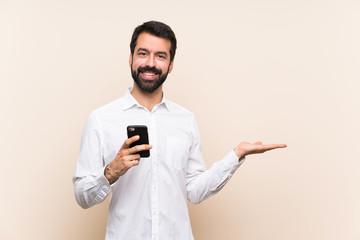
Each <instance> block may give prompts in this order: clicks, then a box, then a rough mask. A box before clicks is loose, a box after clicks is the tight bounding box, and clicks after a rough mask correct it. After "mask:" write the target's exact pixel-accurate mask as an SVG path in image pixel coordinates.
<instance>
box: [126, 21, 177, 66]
mask: <svg viewBox="0 0 360 240" xmlns="http://www.w3.org/2000/svg"><path fill="white" fill-rule="evenodd" d="M143 32H146V33H150V34H151V35H154V36H157V37H160V38H165V39H168V40H170V42H171V47H170V62H171V61H172V60H173V59H174V57H175V53H176V37H175V33H174V32H173V31H172V30H171V28H170V27H169V26H168V25H166V24H165V23H162V22H157V21H149V22H145V23H143V24H142V25H140V26H137V27H136V28H135V30H134V33H133V35H132V37H131V42H130V51H131V54H134V51H135V46H136V43H137V39H138V37H139V35H140V34H141V33H143Z"/></svg>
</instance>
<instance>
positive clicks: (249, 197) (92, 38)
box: [0, 0, 360, 240]
mask: <svg viewBox="0 0 360 240" xmlns="http://www.w3.org/2000/svg"><path fill="white" fill-rule="evenodd" d="M359 11H360V2H359V1H357V0H354V1H348V0H332V1H321V0H305V1H303V0H294V1H290V0H289V1H285V0H278V1H275V0H270V1H266V0H246V1H235V0H234V1H229V0H224V1H177V2H175V3H172V2H171V1H134V2H131V1H115V0H110V1H94V0H90V1H85V0H62V1H60V0H59V1H46V0H32V1H30V0H29V1H26V0H18V1H16V0H13V1H7V0H0V79H1V82H0V97H1V101H0V107H1V108H0V109H1V120H0V121H1V124H0V128H1V129H0V130H1V134H0V147H1V169H2V171H1V175H0V182H1V205H0V206H1V214H0V225H1V227H0V239H3V240H10V239H11V240H17V239H40V240H42V239H46V240H47V239H52V240H56V239H59V240H60V239H61V240H63V239H70V240H71V239H74V240H75V239H76V240H78V239H89V240H90V239H94V240H95V239H103V238H104V235H105V226H106V217H107V209H108V200H107V201H105V202H104V203H102V204H101V205H98V206H95V207H93V208H91V209H88V210H83V209H81V208H80V207H79V206H78V205H77V204H76V202H75V198H74V195H73V186H72V181H71V178H72V173H73V170H74V167H75V163H76V160H77V155H78V152H79V146H80V136H81V132H82V129H83V127H84V123H85V120H86V118H87V116H88V114H89V113H90V112H91V111H92V110H93V109H94V108H97V107H99V106H102V105H104V104H106V103H108V102H110V101H112V100H114V99H117V98H119V97H121V96H122V95H123V94H124V93H125V91H126V89H127V88H128V87H130V86H131V85H132V78H131V75H130V70H129V66H128V57H129V42H130V37H131V34H132V31H133V29H134V28H135V27H136V26H137V25H139V24H141V23H143V22H145V21H148V20H159V21H164V22H166V23H167V24H169V25H170V26H171V27H172V28H173V30H174V31H175V33H176V35H177V38H178V51H177V55H176V58H175V65H174V70H173V72H172V73H171V74H170V75H169V77H168V79H167V82H166V83H165V87H164V90H165V94H166V96H167V98H168V99H171V100H173V101H175V102H177V103H179V104H181V105H183V106H185V107H186V108H188V109H190V110H191V111H193V112H194V113H195V115H196V117H197V121H198V124H199V128H200V132H201V136H202V141H203V154H204V158H205V162H206V165H207V167H210V166H211V165H212V163H214V162H215V161H217V160H219V159H221V158H222V157H223V156H225V154H227V153H228V152H229V151H230V150H231V149H232V148H233V147H235V146H236V145H237V144H238V143H240V142H241V141H250V142H254V141H258V140H261V141H263V142H264V143H286V144H288V148H286V149H281V150H276V151H272V152H268V153H265V154H263V155H253V156H249V157H248V158H247V160H246V162H245V163H244V164H243V165H242V166H241V168H240V169H239V170H238V171H237V172H236V174H235V175H234V176H233V178H232V180H231V181H230V182H229V183H228V185H227V186H226V187H225V188H224V189H223V190H222V191H221V192H220V193H218V194H217V195H215V196H214V197H212V198H210V199H208V200H206V201H204V202H203V203H201V204H199V205H192V204H189V211H190V215H191V221H192V226H193V232H194V235H195V238H196V239H197V240H212V239H229V240H235V239H245V240H263V239H266V240H275V239H276V240H289V239H291V240H304V239H307V240H319V239H326V240H339V239H341V240H355V239H360V227H359V223H360V206H359V203H360V174H359V169H360V161H359V160H360V157H359V156H360V147H359V136H360V127H359V122H360V110H359V109H360V96H359V93H358V92H359V90H360V83H359V80H360V73H359V66H360V44H359V43H360V32H359V27H360V14H359Z"/></svg>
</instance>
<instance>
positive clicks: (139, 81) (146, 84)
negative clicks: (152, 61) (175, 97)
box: [131, 65, 170, 93]
mask: <svg viewBox="0 0 360 240" xmlns="http://www.w3.org/2000/svg"><path fill="white" fill-rule="evenodd" d="M169 68H170V65H169V67H168V70H167V71H166V73H164V74H162V71H161V69H157V68H155V67H149V66H145V67H139V68H138V69H137V71H136V70H134V69H133V66H132V65H131V76H132V78H133V79H134V81H135V83H136V85H137V86H138V87H139V88H140V89H141V90H143V91H145V92H149V93H152V92H154V91H155V90H156V89H158V88H159V87H160V86H161V85H162V84H163V83H164V82H165V80H166V78H167V75H168V73H169ZM144 72H151V73H154V74H157V78H156V79H154V80H147V79H143V78H142V77H141V76H140V73H144Z"/></svg>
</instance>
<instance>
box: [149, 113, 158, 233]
mask: <svg viewBox="0 0 360 240" xmlns="http://www.w3.org/2000/svg"><path fill="white" fill-rule="evenodd" d="M150 130H151V134H150V144H152V145H153V146H154V147H153V148H152V149H151V150H152V154H151V164H152V168H151V174H152V183H151V214H152V239H153V240H158V239H159V192H158V191H159V168H158V159H157V156H158V154H157V145H158V144H157V139H156V132H157V131H156V122H155V113H154V112H151V113H150Z"/></svg>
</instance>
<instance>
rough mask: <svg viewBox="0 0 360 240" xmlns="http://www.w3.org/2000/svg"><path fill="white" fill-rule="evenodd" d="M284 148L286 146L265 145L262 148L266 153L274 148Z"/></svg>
mask: <svg viewBox="0 0 360 240" xmlns="http://www.w3.org/2000/svg"><path fill="white" fill-rule="evenodd" d="M284 147H287V146H286V144H267V145H264V148H265V150H266V151H268V150H273V149H276V148H284Z"/></svg>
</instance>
